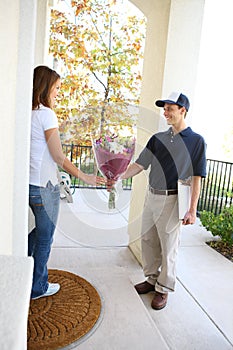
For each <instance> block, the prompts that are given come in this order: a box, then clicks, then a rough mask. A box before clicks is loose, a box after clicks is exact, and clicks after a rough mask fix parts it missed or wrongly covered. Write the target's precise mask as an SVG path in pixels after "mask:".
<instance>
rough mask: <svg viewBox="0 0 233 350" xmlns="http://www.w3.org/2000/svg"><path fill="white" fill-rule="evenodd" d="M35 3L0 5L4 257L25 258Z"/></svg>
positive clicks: (0, 239) (22, 0)
mask: <svg viewBox="0 0 233 350" xmlns="http://www.w3.org/2000/svg"><path fill="white" fill-rule="evenodd" d="M35 14H36V0H18V1H16V0H15V1H10V2H9V1H8V2H4V1H1V2H0V52H1V65H0V76H1V85H0V95H1V99H0V110H1V125H2V132H1V138H0V149H1V151H0V164H1V171H0V183H1V202H0V222H1V232H0V254H7V255H18V256H26V255H27V233H28V230H27V218H28V169H29V133H30V115H31V91H32V74H33V60H34V40H35V22H36V19H35Z"/></svg>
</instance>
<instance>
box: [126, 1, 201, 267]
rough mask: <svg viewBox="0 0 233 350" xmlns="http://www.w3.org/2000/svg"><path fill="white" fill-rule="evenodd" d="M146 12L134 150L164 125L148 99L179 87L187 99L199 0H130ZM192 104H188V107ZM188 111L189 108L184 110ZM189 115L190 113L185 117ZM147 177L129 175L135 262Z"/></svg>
mask: <svg viewBox="0 0 233 350" xmlns="http://www.w3.org/2000/svg"><path fill="white" fill-rule="evenodd" d="M131 2H132V3H134V4H135V5H136V6H137V7H138V8H139V9H140V10H141V11H142V12H143V13H144V14H145V15H146V16H147V36H146V47H145V54H144V70H143V82H142V93H141V106H142V113H141V115H140V120H139V124H138V139H137V141H138V149H137V152H139V151H140V149H141V148H142V147H143V146H145V144H146V141H147V140H148V138H149V136H150V135H151V134H152V133H154V132H156V131H157V130H158V129H159V128H164V127H165V128H167V126H166V125H165V123H163V118H160V117H159V113H160V109H157V108H155V105H154V101H155V100H156V99H159V98H161V97H166V96H167V94H169V93H170V92H171V91H177V90H178V91H182V92H184V93H186V94H187V95H188V96H189V97H190V100H191V101H192V99H193V95H194V91H195V84H196V75H197V67H198V58H199V49H200V38H201V27H202V18H203V11H204V2H205V1H204V0H188V1H187V0H148V1H144V0H131ZM191 109H192V108H191ZM188 115H190V112H189V113H188ZM188 118H190V117H188ZM146 184H147V177H146V174H145V172H144V173H143V174H140V175H137V176H136V177H135V178H134V180H133V191H132V198H131V206H130V216H129V227H128V232H129V240H130V248H131V249H132V251H133V253H134V254H135V256H136V257H137V259H138V260H139V261H141V248H140V230H141V214H142V210H143V203H144V195H145V188H146Z"/></svg>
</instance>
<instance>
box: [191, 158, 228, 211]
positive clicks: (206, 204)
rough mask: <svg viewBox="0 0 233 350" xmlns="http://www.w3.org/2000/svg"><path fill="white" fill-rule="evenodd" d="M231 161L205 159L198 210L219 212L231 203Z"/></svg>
mask: <svg viewBox="0 0 233 350" xmlns="http://www.w3.org/2000/svg"><path fill="white" fill-rule="evenodd" d="M232 196H233V163H229V162H222V161H219V160H213V159H207V176H206V178H205V179H203V180H202V188H201V195H200V198H199V202H198V211H199V212H200V211H202V210H207V211H211V212H213V213H214V214H219V213H220V212H221V211H222V209H223V208H224V207H229V206H231V205H232V204H233V197H232Z"/></svg>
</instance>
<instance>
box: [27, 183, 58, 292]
mask: <svg viewBox="0 0 233 350" xmlns="http://www.w3.org/2000/svg"><path fill="white" fill-rule="evenodd" d="M59 204H60V189H59V186H58V185H56V186H53V185H52V183H51V182H50V181H49V182H48V183H47V186H46V187H39V186H34V185H29V205H30V207H31V209H32V212H33V214H34V216H35V228H34V229H33V230H32V231H31V232H30V233H29V236H28V255H29V256H32V257H33V258H34V271H33V283H32V292H31V298H35V297H38V296H40V295H42V294H44V293H45V292H46V291H47V289H48V270H47V262H48V259H49V254H50V250H51V245H52V242H53V235H54V231H55V227H56V223H57V218H58V212H59Z"/></svg>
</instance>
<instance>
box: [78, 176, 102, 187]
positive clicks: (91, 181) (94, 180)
mask: <svg viewBox="0 0 233 350" xmlns="http://www.w3.org/2000/svg"><path fill="white" fill-rule="evenodd" d="M83 181H84V182H86V183H87V184H88V185H92V186H98V185H105V184H106V182H107V180H106V179H105V178H103V177H101V176H96V175H89V174H84V175H83Z"/></svg>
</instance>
